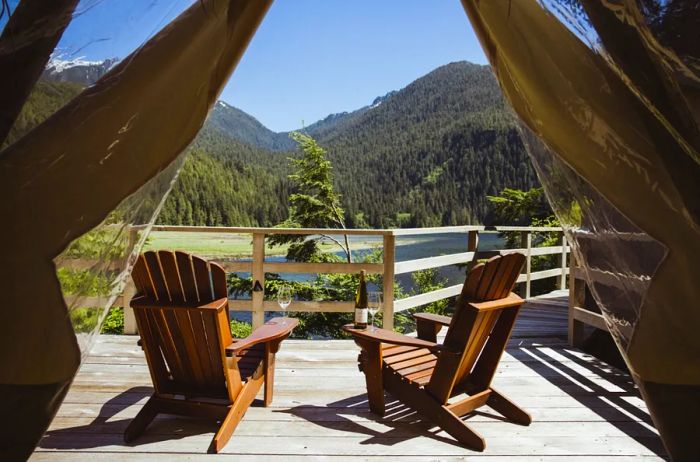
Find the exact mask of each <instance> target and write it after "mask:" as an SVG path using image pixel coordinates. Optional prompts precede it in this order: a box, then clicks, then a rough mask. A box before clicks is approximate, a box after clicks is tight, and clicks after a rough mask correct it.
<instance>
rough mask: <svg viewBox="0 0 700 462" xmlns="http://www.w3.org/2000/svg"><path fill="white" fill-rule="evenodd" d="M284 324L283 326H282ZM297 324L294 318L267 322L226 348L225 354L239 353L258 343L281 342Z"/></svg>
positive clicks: (275, 319)
mask: <svg viewBox="0 0 700 462" xmlns="http://www.w3.org/2000/svg"><path fill="white" fill-rule="evenodd" d="M283 322H284V324H282V323H283ZM297 324H299V321H298V320H297V319H295V318H274V319H271V320H269V321H267V322H266V323H265V324H263V325H262V326H260V327H258V328H257V329H255V330H254V331H253V333H252V334H250V335H249V336H247V337H246V338H243V339H240V340H237V341H235V342H234V343H232V344H231V345H229V346H227V347H226V352H227V353H232V354H233V355H235V354H236V353H240V352H241V351H243V350H247V349H248V348H250V347H253V346H255V345H258V344H260V343H267V342H275V341H276V342H277V343H279V342H281V341H282V340H284V339H285V338H287V337H288V336H289V334H291V333H292V331H293V330H294V328H295V327H296V326H297Z"/></svg>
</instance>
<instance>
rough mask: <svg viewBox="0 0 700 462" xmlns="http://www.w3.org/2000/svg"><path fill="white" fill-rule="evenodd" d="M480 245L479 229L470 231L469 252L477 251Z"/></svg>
mask: <svg viewBox="0 0 700 462" xmlns="http://www.w3.org/2000/svg"><path fill="white" fill-rule="evenodd" d="M477 247H479V231H476V230H474V231H469V232H468V234H467V252H476V249H477Z"/></svg>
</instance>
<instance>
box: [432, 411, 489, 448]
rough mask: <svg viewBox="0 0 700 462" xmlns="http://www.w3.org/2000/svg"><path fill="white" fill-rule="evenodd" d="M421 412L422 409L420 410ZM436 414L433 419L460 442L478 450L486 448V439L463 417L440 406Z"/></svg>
mask: <svg viewBox="0 0 700 462" xmlns="http://www.w3.org/2000/svg"><path fill="white" fill-rule="evenodd" d="M419 412H420V411H419ZM436 414H437V415H436V416H435V418H434V420H433V419H431V420H433V421H434V422H435V423H436V424H437V425H438V426H439V427H440V428H442V429H443V430H445V432H447V433H448V434H450V436H452V437H453V438H454V439H456V440H457V441H459V442H460V443H462V444H464V445H465V446H468V447H470V448H472V449H476V450H477V451H483V450H484V449H486V440H484V438H483V437H482V436H481V435H479V434H478V433H477V432H475V431H474V430H472V429H471V428H470V427H469V426H468V425H467V424H466V423H465V422H464V421H463V420H462V419H460V418H459V417H458V416H456V415H455V414H454V413H453V412H452V411H450V410H449V409H447V408H445V407H444V406H440V407H439V408H438V409H437V412H436Z"/></svg>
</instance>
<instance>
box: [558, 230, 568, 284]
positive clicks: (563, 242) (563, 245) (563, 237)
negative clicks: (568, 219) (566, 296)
mask: <svg viewBox="0 0 700 462" xmlns="http://www.w3.org/2000/svg"><path fill="white" fill-rule="evenodd" d="M559 263H560V267H561V274H560V275H559V278H558V283H559V289H560V290H565V289H566V266H567V265H566V235H565V234H564V231H562V232H561V256H560V257H559Z"/></svg>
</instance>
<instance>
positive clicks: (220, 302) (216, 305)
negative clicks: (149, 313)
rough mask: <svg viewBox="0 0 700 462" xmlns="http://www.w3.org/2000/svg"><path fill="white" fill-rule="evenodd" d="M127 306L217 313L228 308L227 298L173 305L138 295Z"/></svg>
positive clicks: (167, 301) (173, 303) (169, 302)
mask: <svg viewBox="0 0 700 462" xmlns="http://www.w3.org/2000/svg"><path fill="white" fill-rule="evenodd" d="M129 305H130V306H131V307H132V308H172V309H178V308H198V309H203V310H214V311H219V310H221V309H223V308H224V307H228V298H226V297H224V298H219V299H217V300H214V301H211V302H209V303H205V304H204V305H200V304H199V303H175V302H171V301H170V300H166V301H160V300H153V299H152V298H148V297H146V296H145V295H140V296H138V297H134V298H132V299H131V302H130V303H129Z"/></svg>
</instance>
